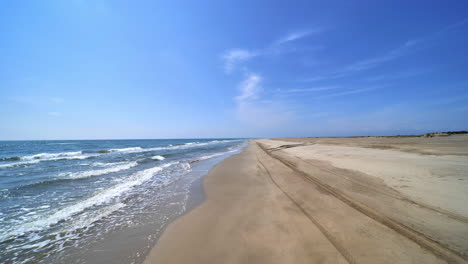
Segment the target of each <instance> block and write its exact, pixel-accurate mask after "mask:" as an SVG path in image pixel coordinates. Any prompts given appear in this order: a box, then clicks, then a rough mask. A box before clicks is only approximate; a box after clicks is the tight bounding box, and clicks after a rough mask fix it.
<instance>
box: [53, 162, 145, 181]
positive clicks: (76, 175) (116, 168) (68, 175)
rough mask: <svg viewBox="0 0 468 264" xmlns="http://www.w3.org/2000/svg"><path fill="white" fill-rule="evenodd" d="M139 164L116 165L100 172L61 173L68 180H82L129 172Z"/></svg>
mask: <svg viewBox="0 0 468 264" xmlns="http://www.w3.org/2000/svg"><path fill="white" fill-rule="evenodd" d="M137 165H138V163H137V162H136V161H133V162H129V163H126V164H120V165H116V166H113V167H109V168H105V169H100V170H89V171H80V172H65V173H60V174H59V176H60V177H66V178H68V179H81V178H88V177H91V176H99V175H103V174H108V173H113V172H118V171H122V170H128V169H130V168H132V167H135V166H137Z"/></svg>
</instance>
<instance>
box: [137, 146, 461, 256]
mask: <svg viewBox="0 0 468 264" xmlns="http://www.w3.org/2000/svg"><path fill="white" fill-rule="evenodd" d="M283 140H288V139H282V140H255V141H250V142H249V146H247V147H246V148H244V150H243V151H242V152H241V153H239V154H236V155H233V156H231V157H228V158H227V159H225V160H223V161H222V162H221V163H218V164H217V165H216V166H215V167H214V168H213V169H212V170H211V171H210V172H209V174H208V175H207V176H205V177H204V178H203V179H202V181H203V189H204V192H205V194H206V196H205V197H206V199H205V200H204V201H203V202H202V203H201V204H199V205H198V206H197V207H195V208H194V209H193V210H191V211H189V212H187V213H186V214H184V215H183V216H181V217H178V218H177V219H176V220H175V221H173V222H172V223H170V224H169V226H168V227H167V228H166V230H165V231H164V233H163V234H162V236H161V237H160V239H159V241H158V242H157V244H156V245H155V247H154V248H153V249H151V251H150V253H149V254H148V255H147V257H146V260H145V262H144V263H145V264H152V263H188V262H190V263H310V262H324V263H357V262H359V263H363V262H364V263H376V262H378V263H395V262H398V263H417V262H420V263H422V262H424V263H466V253H467V241H466V236H465V234H467V232H468V228H467V222H466V215H464V212H462V211H463V210H461V211H460V210H458V211H457V210H453V208H450V207H449V208H445V207H441V206H440V205H437V206H434V205H433V204H434V203H433V202H434V201H422V200H424V199H425V198H424V197H422V198H421V197H420V198H421V199H420V200H417V199H413V197H411V196H408V195H403V194H404V193H403V194H402V193H401V192H400V191H398V190H395V188H392V187H390V186H389V185H388V184H386V183H385V181H383V180H382V179H379V178H378V177H375V175H372V176H370V175H369V174H366V173H363V172H359V171H358V170H356V168H352V169H346V168H345V167H346V166H344V165H343V164H338V165H337V164H336V163H335V164H334V163H331V162H324V161H323V160H322V161H320V160H317V159H311V156H307V155H312V154H310V153H308V152H307V151H310V148H311V145H316V146H312V147H322V148H323V147H324V146H328V147H331V148H330V149H328V150H329V151H336V150H335V149H332V148H333V147H334V146H333V144H331V143H330V144H328V145H327V144H322V143H321V144H316V143H317V142H315V143H311V142H308V141H307V140H301V139H293V140H290V141H283ZM293 141H300V142H293ZM462 141H463V142H466V139H465V138H464V139H463V140H462ZM397 143H398V142H397ZM413 143H414V142H413ZM301 148H304V149H305V150H307V151H305V152H304V151H303V152H301V151H299V150H300V149H301ZM353 148H354V149H352V153H351V154H353V153H354V152H353V151H362V149H368V148H366V147H363V146H358V144H355V145H354V146H353ZM312 150H313V149H312ZM323 150H324V149H320V151H323ZM370 150H372V151H374V150H375V149H373V148H372V149H370ZM294 151H295V152H294ZM340 151H342V150H341V149H339V150H338V153H339V152H340ZM376 151H377V155H383V156H382V157H386V155H388V154H389V151H393V152H397V153H396V154H395V153H391V154H392V155H394V154H395V155H400V154H401V153H403V152H405V151H404V150H403V151H398V150H395V149H392V150H388V148H387V149H385V150H384V149H377V150H376ZM379 151H380V152H379ZM423 151H424V150H423ZM435 151H438V150H437V149H436V150H435ZM439 152H440V153H438V154H439V156H441V157H444V158H445V159H447V158H448V159H450V161H451V162H453V159H452V158H453V154H452V153H451V154H452V155H451V156H450V155H449V156H447V155H444V153H442V152H441V151H439ZM452 152H453V151H452ZM292 153H294V155H293V154H292ZM304 153H305V154H304ZM356 153H358V154H359V152H356ZM406 153H407V151H406ZM306 154H307V155H306ZM332 154H333V153H332ZM335 154H336V152H335ZM372 154H373V155H375V153H372ZM301 155H302V156H301ZM304 155H305V156H304ZM329 155H331V154H329ZM347 155H350V154H349V153H348V154H347ZM408 155H417V158H420V156H421V157H423V158H424V157H426V158H427V157H429V158H433V156H434V155H423V154H416V153H409V154H408ZM294 156H296V158H297V157H299V158H304V160H305V161H306V162H304V160H302V159H295V158H294ZM415 157H416V156H415ZM455 157H456V158H461V159H466V156H464V155H463V154H462V155H459V156H455ZM312 158H313V157H312ZM443 162H447V161H445V160H443ZM345 165H346V164H345ZM340 166H341V167H340ZM317 169H320V171H319V170H317ZM387 169H388V168H387ZM458 169H460V170H461V172H462V173H463V172H466V168H464V167H459V168H458ZM314 170H315V171H314ZM324 171H328V172H329V173H331V174H330V175H332V174H333V175H335V176H334V177H335V178H331V176H330V175H327V174H326V173H324ZM366 172H368V171H366ZM310 174H313V175H314V178H308V177H310ZM442 174H443V173H442ZM336 175H339V176H343V177H344V178H346V179H347V180H346V181H343V180H342V179H340V177H336ZM380 176H381V175H380ZM384 176H385V175H384ZM458 176H459V175H458ZM458 176H457V177H458ZM323 177H328V178H326V184H325V185H323V182H324V179H325V178H323ZM343 177H341V178H343ZM330 179H332V180H331V181H329V180H330ZM350 179H351V180H350ZM463 180H468V179H463ZM346 182H347V183H346ZM460 182H463V181H462V180H460ZM350 184H351V185H350ZM463 184H465V183H464V182H463ZM410 187H414V186H411V185H410ZM405 188H408V187H405ZM453 195H455V196H457V195H458V196H459V198H460V199H461V200H462V202H463V201H464V200H465V199H466V197H465V196H466V195H465V196H464V194H460V193H459V192H458V191H457V192H455V193H454V194H453ZM317 201H319V202H318V203H317ZM424 202H427V203H424ZM453 206H454V207H455V209H457V208H458V207H459V205H457V204H455V205H453Z"/></svg>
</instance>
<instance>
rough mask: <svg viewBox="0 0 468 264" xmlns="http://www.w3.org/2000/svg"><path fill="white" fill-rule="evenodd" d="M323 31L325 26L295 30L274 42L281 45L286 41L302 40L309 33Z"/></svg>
mask: <svg viewBox="0 0 468 264" xmlns="http://www.w3.org/2000/svg"><path fill="white" fill-rule="evenodd" d="M322 31H324V29H323V28H315V29H308V30H302V31H294V32H291V33H289V34H287V35H285V36H283V37H281V38H280V39H278V40H277V41H276V42H274V44H276V45H281V44H285V43H288V42H292V41H296V40H300V39H302V38H305V37H307V36H309V35H312V34H317V33H321V32H322Z"/></svg>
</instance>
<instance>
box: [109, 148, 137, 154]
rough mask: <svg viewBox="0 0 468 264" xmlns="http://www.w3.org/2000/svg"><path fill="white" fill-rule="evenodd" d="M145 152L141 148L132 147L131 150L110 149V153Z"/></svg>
mask: <svg viewBox="0 0 468 264" xmlns="http://www.w3.org/2000/svg"><path fill="white" fill-rule="evenodd" d="M141 150H143V149H142V148H141V147H131V148H120V149H109V152H129V153H131V152H140V151H141Z"/></svg>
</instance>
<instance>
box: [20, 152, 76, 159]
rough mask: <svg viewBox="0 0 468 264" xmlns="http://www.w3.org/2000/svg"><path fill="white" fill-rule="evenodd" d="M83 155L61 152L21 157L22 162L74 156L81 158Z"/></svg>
mask: <svg viewBox="0 0 468 264" xmlns="http://www.w3.org/2000/svg"><path fill="white" fill-rule="evenodd" d="M81 154H82V152H81V151H74V152H61V153H39V154H35V155H30V156H23V157H21V159H22V160H36V159H58V158H67V157H73V156H80V155H81Z"/></svg>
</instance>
